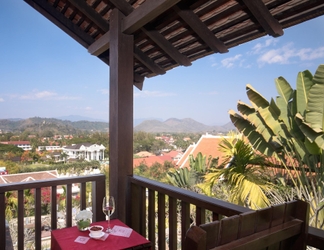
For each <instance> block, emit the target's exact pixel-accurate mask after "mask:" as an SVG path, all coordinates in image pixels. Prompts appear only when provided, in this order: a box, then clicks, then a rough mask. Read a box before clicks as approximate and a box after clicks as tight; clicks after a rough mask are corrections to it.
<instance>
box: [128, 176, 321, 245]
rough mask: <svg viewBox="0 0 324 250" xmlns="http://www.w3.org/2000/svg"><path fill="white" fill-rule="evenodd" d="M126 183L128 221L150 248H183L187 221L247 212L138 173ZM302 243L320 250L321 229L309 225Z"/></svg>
mask: <svg viewBox="0 0 324 250" xmlns="http://www.w3.org/2000/svg"><path fill="white" fill-rule="evenodd" d="M129 183H130V193H129V199H128V204H129V205H128V206H127V208H128V211H127V214H128V217H127V221H128V224H129V225H130V226H131V227H132V228H134V229H135V230H136V231H137V232H139V233H141V234H142V235H143V236H144V237H146V238H148V239H149V240H150V241H151V242H152V246H153V249H181V248H182V249H183V244H184V239H185V234H186V232H187V230H188V229H189V227H190V224H191V220H193V221H194V223H195V224H196V225H200V224H204V223H206V220H212V221H214V220H219V219H221V218H222V217H223V216H226V217H228V216H232V215H236V214H241V213H244V212H247V211H250V209H248V208H244V207H241V206H237V205H234V204H231V203H228V202H224V201H221V200H217V199H214V198H211V197H206V196H204V195H200V194H197V193H195V192H191V191H188V190H184V189H181V188H177V187H174V186H170V185H167V184H163V183H160V182H156V181H153V180H149V179H146V178H143V177H139V176H133V177H129ZM178 232H179V233H178ZM306 244H307V245H309V246H312V247H316V248H318V249H324V231H323V230H319V229H315V228H312V227H309V231H308V236H307V240H306Z"/></svg>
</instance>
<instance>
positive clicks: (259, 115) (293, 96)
mask: <svg viewBox="0 0 324 250" xmlns="http://www.w3.org/2000/svg"><path fill="white" fill-rule="evenodd" d="M275 84H276V88H277V91H278V94H279V96H277V98H276V101H274V100H273V99H271V101H270V102H268V101H267V100H266V99H265V98H264V97H263V96H262V95H261V94H260V93H258V92H257V91H256V90H255V89H254V88H253V87H252V86H251V85H249V84H248V85H247V86H246V90H247V96H248V98H249V100H250V102H251V103H252V106H249V105H247V104H245V103H243V102H241V101H239V102H238V105H237V108H238V111H239V112H240V114H238V113H236V112H235V111H233V110H230V111H229V114H230V119H231V121H232V122H233V124H234V126H235V127H236V128H237V129H238V130H239V131H240V132H241V133H243V134H244V135H245V136H246V137H247V138H248V140H249V141H250V143H251V144H252V146H253V147H254V148H255V149H256V150H258V151H260V152H262V153H264V154H266V155H268V156H273V155H276V156H279V157H281V159H282V160H284V159H285V158H284V156H283V155H282V154H283V153H287V152H289V153H290V155H291V156H292V157H294V158H296V159H301V160H303V161H304V162H309V161H310V160H312V158H311V157H310V155H319V154H321V151H322V150H323V149H324V131H323V126H324V124H323V123H324V119H323V118H324V108H323V107H324V65H320V66H319V67H318V69H317V70H316V72H315V75H314V76H313V75H312V74H311V73H310V72H309V71H308V70H306V71H303V72H300V73H298V76H297V88H296V90H294V89H292V87H291V86H290V85H289V83H288V82H287V81H286V80H285V79H284V78H283V77H279V78H277V79H276V80H275ZM283 149H285V150H283ZM293 153H294V155H292V154H293ZM313 166H314V162H313V163H312V164H311V166H309V167H313Z"/></svg>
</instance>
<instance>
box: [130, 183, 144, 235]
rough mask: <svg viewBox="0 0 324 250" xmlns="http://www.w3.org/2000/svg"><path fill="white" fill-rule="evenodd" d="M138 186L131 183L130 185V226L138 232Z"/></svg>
mask: <svg viewBox="0 0 324 250" xmlns="http://www.w3.org/2000/svg"><path fill="white" fill-rule="evenodd" d="M140 188H141V187H140V186H136V185H134V184H132V187H131V197H132V202H131V206H132V207H131V210H130V213H131V227H132V228H133V229H134V230H135V231H136V232H140V216H139V215H140V207H139V205H140V202H139V200H138V198H139V197H140Z"/></svg>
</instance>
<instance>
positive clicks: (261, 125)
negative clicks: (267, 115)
mask: <svg viewBox="0 0 324 250" xmlns="http://www.w3.org/2000/svg"><path fill="white" fill-rule="evenodd" d="M237 110H238V111H239V112H240V113H241V114H242V115H243V116H244V118H245V119H246V120H248V121H249V122H251V123H252V124H253V126H254V127H255V130H256V132H258V133H259V134H261V135H262V136H263V138H264V139H265V140H266V141H270V139H271V137H272V136H273V132H272V131H271V130H270V129H269V128H268V127H267V126H266V124H265V122H264V121H263V119H262V118H261V117H260V115H259V114H258V113H257V112H256V111H255V109H254V108H252V107H250V106H249V105H247V104H245V103H243V102H241V101H238V103H237Z"/></svg>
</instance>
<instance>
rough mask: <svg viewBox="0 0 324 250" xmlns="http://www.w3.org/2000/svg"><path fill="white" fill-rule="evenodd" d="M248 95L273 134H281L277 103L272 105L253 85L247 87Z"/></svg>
mask: <svg viewBox="0 0 324 250" xmlns="http://www.w3.org/2000/svg"><path fill="white" fill-rule="evenodd" d="M246 89H247V95H248V97H249V99H250V102H251V103H252V105H253V107H254V108H255V109H256V111H257V112H258V113H259V114H260V116H261V117H262V119H263V120H264V123H265V124H267V126H268V127H269V128H270V129H271V130H272V133H273V134H275V135H277V134H280V133H281V127H280V124H279V122H278V116H279V115H280V114H278V113H277V112H278V110H279V109H278V107H274V106H275V103H274V102H272V104H271V105H272V106H271V107H270V103H269V102H268V101H267V100H266V99H265V98H264V97H263V96H262V95H261V94H260V93H258V92H257V91H256V90H255V89H254V88H253V87H252V86H251V85H249V84H248V85H246Z"/></svg>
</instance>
